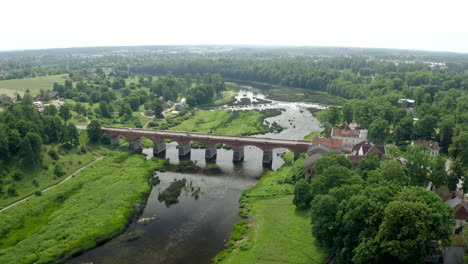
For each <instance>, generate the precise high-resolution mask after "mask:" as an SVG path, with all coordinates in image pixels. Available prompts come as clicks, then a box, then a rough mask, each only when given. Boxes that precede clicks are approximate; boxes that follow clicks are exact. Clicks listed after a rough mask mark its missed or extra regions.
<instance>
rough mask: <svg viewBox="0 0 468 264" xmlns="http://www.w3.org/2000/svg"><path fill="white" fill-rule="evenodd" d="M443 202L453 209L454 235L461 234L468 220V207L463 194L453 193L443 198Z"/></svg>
mask: <svg viewBox="0 0 468 264" xmlns="http://www.w3.org/2000/svg"><path fill="white" fill-rule="evenodd" d="M442 201H443V202H444V203H445V204H447V205H449V206H450V207H452V208H453V216H454V218H455V226H454V227H453V233H454V234H461V232H462V230H463V227H464V226H465V222H466V221H467V220H468V205H467V204H466V203H465V200H464V197H463V193H461V192H460V191H458V190H457V191H453V192H451V193H449V194H447V195H446V196H444V197H443V198H442Z"/></svg>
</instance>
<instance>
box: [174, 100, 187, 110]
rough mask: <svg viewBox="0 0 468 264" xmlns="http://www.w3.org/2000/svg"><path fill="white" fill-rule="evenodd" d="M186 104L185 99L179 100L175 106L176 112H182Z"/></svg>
mask: <svg viewBox="0 0 468 264" xmlns="http://www.w3.org/2000/svg"><path fill="white" fill-rule="evenodd" d="M186 104H187V99H185V98H182V99H180V102H178V103H177V104H176V105H175V110H177V111H182V110H184V108H185V105H186Z"/></svg>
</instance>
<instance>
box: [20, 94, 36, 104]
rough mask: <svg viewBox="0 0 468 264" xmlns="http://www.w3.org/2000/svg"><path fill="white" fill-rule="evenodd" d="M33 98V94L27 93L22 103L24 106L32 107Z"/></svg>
mask: <svg viewBox="0 0 468 264" xmlns="http://www.w3.org/2000/svg"><path fill="white" fill-rule="evenodd" d="M33 101H34V100H33V97H32V96H31V94H29V93H26V94H25V95H24V96H23V100H22V101H21V102H22V103H23V104H24V105H32V104H33Z"/></svg>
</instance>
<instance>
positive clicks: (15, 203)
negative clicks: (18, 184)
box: [0, 157, 104, 213]
mask: <svg viewBox="0 0 468 264" xmlns="http://www.w3.org/2000/svg"><path fill="white" fill-rule="evenodd" d="M103 158H104V157H98V158H96V159H95V160H94V161H92V162H90V163H89V164H88V165H86V166H84V167H81V168H80V169H78V170H77V171H75V172H74V173H72V174H70V175H69V176H68V177H66V178H65V179H63V181H61V182H59V183H56V184H54V185H52V186H50V187H47V188H45V189H44V190H42V191H41V192H47V191H48V190H51V189H53V188H55V187H57V186H59V185H61V184H62V183H64V182H66V181H68V180H70V179H71V178H73V176H75V175H76V174H78V173H79V172H80V171H82V170H83V169H86V168H87V167H89V166H91V165H93V164H94V163H95V162H97V161H100V160H102V159H103ZM33 196H35V194H31V195H29V196H27V197H25V198H23V199H21V200H19V201H16V202H14V203H12V204H10V205H8V206H6V207H4V208H2V209H0V213H1V212H3V211H5V210H6V209H8V208H10V207H13V206H15V205H17V204H19V203H22V202H24V201H26V200H28V199H29V198H31V197H33Z"/></svg>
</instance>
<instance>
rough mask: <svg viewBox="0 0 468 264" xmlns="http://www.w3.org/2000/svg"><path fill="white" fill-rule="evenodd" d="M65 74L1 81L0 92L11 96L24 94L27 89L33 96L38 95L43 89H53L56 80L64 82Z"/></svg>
mask: <svg viewBox="0 0 468 264" xmlns="http://www.w3.org/2000/svg"><path fill="white" fill-rule="evenodd" d="M65 77H66V75H65V74H62V75H47V76H39V77H33V78H25V79H12V80H1V81H0V94H2V93H4V94H7V95H9V96H14V95H15V93H19V94H20V95H23V94H24V93H25V92H26V90H27V89H29V91H30V92H31V94H32V95H33V96H35V95H38V94H39V93H40V91H41V89H43V90H44V91H47V90H51V91H52V88H53V84H54V82H58V83H63V82H64V81H65Z"/></svg>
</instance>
